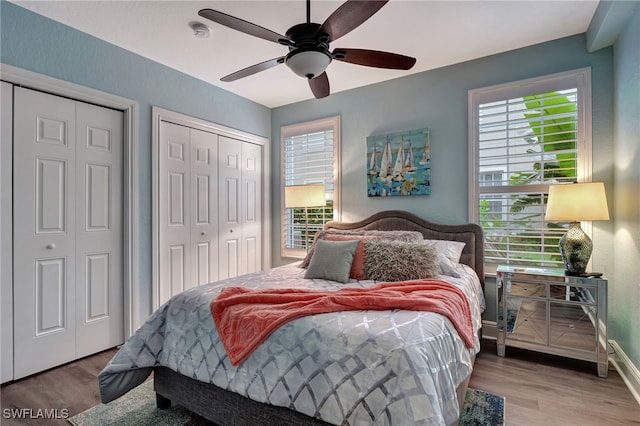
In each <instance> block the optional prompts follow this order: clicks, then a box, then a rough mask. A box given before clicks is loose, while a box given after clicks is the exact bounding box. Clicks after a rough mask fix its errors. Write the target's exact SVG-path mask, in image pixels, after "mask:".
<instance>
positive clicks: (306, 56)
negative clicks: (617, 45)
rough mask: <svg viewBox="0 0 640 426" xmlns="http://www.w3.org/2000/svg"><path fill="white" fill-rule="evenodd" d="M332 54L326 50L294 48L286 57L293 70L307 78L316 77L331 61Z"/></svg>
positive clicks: (286, 61)
mask: <svg viewBox="0 0 640 426" xmlns="http://www.w3.org/2000/svg"><path fill="white" fill-rule="evenodd" d="M331 59H332V58H331V54H330V53H329V52H327V51H324V50H300V49H298V50H293V51H291V52H289V54H288V55H287V57H286V58H285V63H286V64H287V66H288V67H289V68H291V71H293V72H294V73H296V74H297V75H299V76H300V77H305V78H314V77H317V76H319V75H320V74H322V73H323V72H324V70H325V69H327V67H328V66H329V64H330V63H331Z"/></svg>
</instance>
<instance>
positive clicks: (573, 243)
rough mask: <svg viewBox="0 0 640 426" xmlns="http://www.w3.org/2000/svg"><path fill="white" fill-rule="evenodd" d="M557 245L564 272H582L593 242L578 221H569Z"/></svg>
mask: <svg viewBox="0 0 640 426" xmlns="http://www.w3.org/2000/svg"><path fill="white" fill-rule="evenodd" d="M559 246H560V254H561V255H562V261H563V262H564V269H565V271H564V272H565V274H566V275H580V274H584V273H585V270H586V269H587V263H589V258H590V257H591V252H592V251H593V243H592V242H591V238H589V236H588V235H587V234H585V233H584V231H583V230H582V228H580V222H571V225H570V227H569V229H568V230H567V233H566V234H564V235H563V236H562V238H560V244H559Z"/></svg>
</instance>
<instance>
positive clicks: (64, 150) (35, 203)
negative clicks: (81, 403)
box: [13, 88, 124, 379]
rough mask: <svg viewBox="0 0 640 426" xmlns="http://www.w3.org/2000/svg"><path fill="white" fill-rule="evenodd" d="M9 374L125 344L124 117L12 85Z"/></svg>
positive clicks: (17, 375)
mask: <svg viewBox="0 0 640 426" xmlns="http://www.w3.org/2000/svg"><path fill="white" fill-rule="evenodd" d="M14 116H15V120H14V123H15V127H14V154H13V158H14V164H13V172H14V189H13V192H14V204H13V209H14V211H13V216H14V243H15V244H14V268H13V270H14V280H13V283H14V378H15V379H18V378H20V377H24V376H26V375H29V374H32V373H36V372H38V371H42V370H44V369H47V368H50V367H54V366H57V365H60V364H62V363H65V362H68V361H72V360H74V359H76V358H79V357H82V356H85V355H89V354H91V353H95V352H97V351H100V350H102V349H106V348H109V347H113V346H115V345H117V344H119V343H122V341H123V340H124V328H123V320H124V318H123V303H124V301H123V280H122V274H123V272H122V265H123V260H122V245H123V236H122V196H123V189H122V145H123V127H122V126H123V114H122V113H121V112H116V111H113V110H110V109H107V108H100V107H96V106H93V105H88V104H84V103H81V102H76V101H72V100H69V99H65V98H61V97H57V96H53V95H48V94H44V93H41V92H36V91H33V90H28V89H23V88H16V89H15V100H14Z"/></svg>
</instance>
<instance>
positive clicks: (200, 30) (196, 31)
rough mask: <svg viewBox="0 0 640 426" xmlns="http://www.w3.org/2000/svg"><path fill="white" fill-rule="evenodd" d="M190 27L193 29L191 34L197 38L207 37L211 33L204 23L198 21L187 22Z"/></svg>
mask: <svg viewBox="0 0 640 426" xmlns="http://www.w3.org/2000/svg"><path fill="white" fill-rule="evenodd" d="M189 26H190V27H191V29H192V30H193V35H195V36H196V37H198V38H209V35H211V30H210V29H209V27H207V26H206V25H205V24H202V23H200V22H192V23H190V24H189Z"/></svg>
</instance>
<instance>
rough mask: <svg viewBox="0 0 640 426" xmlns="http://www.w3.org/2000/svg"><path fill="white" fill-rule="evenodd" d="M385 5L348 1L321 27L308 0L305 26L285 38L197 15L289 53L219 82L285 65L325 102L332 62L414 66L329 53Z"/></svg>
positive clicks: (219, 16)
mask: <svg viewBox="0 0 640 426" xmlns="http://www.w3.org/2000/svg"><path fill="white" fill-rule="evenodd" d="M388 1H389V0H383V1H374V0H347V1H346V2H345V3H343V4H342V5H341V6H340V7H338V8H337V9H336V10H335V11H334V12H333V13H332V14H331V16H329V17H328V18H327V20H326V21H324V23H323V24H322V25H320V24H316V23H313V22H311V0H307V22H304V23H301V24H297V25H294V26H293V27H291V28H289V29H288V30H287V32H286V33H285V35H284V36H283V35H280V34H278V33H276V32H273V31H271V30H268V29H266V28H263V27H261V26H259V25H256V24H253V23H251V22H248V21H245V20H243V19H240V18H236V17H234V16H231V15H227V14H226V13H222V12H219V11H217V10H212V9H202V10H200V11H199V12H198V15H200V16H202V17H203V18H206V19H209V20H211V21H213V22H216V23H218V24H220V25H224V26H226V27H229V28H232V29H234V30H237V31H240V32H243V33H246V34H249V35H252V36H255V37H259V38H262V39H264V40H268V41H272V42H274V43H279V44H282V45H284V46H287V47H288V48H289V53H287V54H286V55H285V56H280V57H278V58H273V59H269V60H268V61H264V62H261V63H259V64H255V65H252V66H250V67H247V68H244V69H241V70H240V71H236V72H234V73H232V74H229V75H227V76H225V77H222V78H221V80H222V81H225V82H230V81H235V80H238V79H240V78H243V77H248V76H250V75H253V74H255V73H258V72H260V71H264V70H267V69H269V68H272V67H274V66H276V65H280V64H282V63H284V64H286V65H287V66H288V67H289V68H291V70H292V71H293V72H294V73H296V74H297V75H299V76H301V77H304V78H306V79H308V81H309V87H310V88H311V92H313V95H314V96H315V97H316V98H324V97H326V96H329V93H330V89H329V78H328V77H327V73H326V72H325V69H326V68H327V66H328V65H329V64H330V63H331V61H332V60H334V59H335V60H337V61H342V62H349V63H352V64H357V65H364V66H368V67H376V68H389V69H400V70H408V69H411V67H413V65H414V64H415V63H416V60H415V58H412V57H409V56H404V55H400V54H397V53H389V52H382V51H379V50H368V49H345V48H336V49H334V50H333V52H331V51H329V43H331V42H333V41H335V40H337V39H338V38H340V37H342V36H343V35H345V34H347V33H349V32H351V31H352V30H354V29H355V28H357V27H358V26H360V25H361V24H362V23H364V22H365V21H366V20H367V19H369V18H370V17H371V16H373V15H374V14H375V13H376V12H377V11H378V10H380V8H382V6H384V5H385V4H387V2H388Z"/></svg>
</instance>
